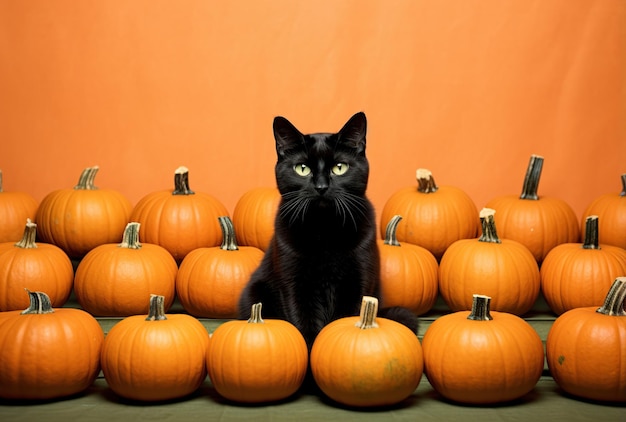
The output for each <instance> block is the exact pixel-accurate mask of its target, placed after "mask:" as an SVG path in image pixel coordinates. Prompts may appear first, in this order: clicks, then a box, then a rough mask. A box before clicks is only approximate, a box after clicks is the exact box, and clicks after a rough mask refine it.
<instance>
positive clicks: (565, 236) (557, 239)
mask: <svg viewBox="0 0 626 422" xmlns="http://www.w3.org/2000/svg"><path fill="white" fill-rule="evenodd" d="M542 168H543V157H541V156H538V155H532V156H531V157H530V163H529V164H528V169H527V171H526V177H525V178H524V186H523V188H522V194H521V195H520V196H515V195H505V196H501V197H497V198H494V199H492V200H490V201H489V202H488V203H487V205H486V207H487V208H493V209H495V210H496V211H497V214H496V217H495V219H496V224H497V226H498V231H499V233H500V236H501V237H502V238H503V239H511V240H515V241H517V242H520V243H521V244H523V245H524V246H526V247H527V248H528V249H530V251H531V252H532V254H533V255H534V257H535V259H536V260H537V262H538V263H541V262H542V261H543V259H544V258H545V257H546V255H547V254H548V252H550V250H551V249H552V248H554V247H555V246H557V245H560V244H561V243H570V242H577V241H578V240H579V236H580V230H579V227H578V217H576V214H575V213H574V210H573V209H572V207H570V206H569V204H567V203H566V202H565V201H563V200H562V199H559V198H553V197H549V196H541V197H540V196H538V195H537V188H538V186H539V179H540V177H541V170H542Z"/></svg>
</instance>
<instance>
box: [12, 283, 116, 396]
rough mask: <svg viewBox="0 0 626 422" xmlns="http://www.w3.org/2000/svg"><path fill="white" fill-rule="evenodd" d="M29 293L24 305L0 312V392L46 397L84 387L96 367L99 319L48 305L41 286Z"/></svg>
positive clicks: (101, 336)
mask: <svg viewBox="0 0 626 422" xmlns="http://www.w3.org/2000/svg"><path fill="white" fill-rule="evenodd" d="M24 295H26V293H24ZM28 296H29V297H30V306H29V307H28V308H27V309H26V310H25V311H9V312H3V313H2V314H1V315H0V397H2V398H4V399H11V400H15V399H23V400H48V399H55V398H59V397H66V396H70V395H73V394H77V393H80V392H82V391H84V390H86V389H87V388H88V387H89V386H91V384H93V382H94V381H95V379H96V377H97V376H98V374H99V373H100V352H101V350H102V343H103V341H104V333H103V332H102V328H100V324H99V323H98V321H96V319H95V318H93V317H92V316H91V315H89V314H88V313H87V312H84V311H82V310H80V309H72V308H54V309H53V308H52V305H51V303H50V299H49V298H48V296H47V295H46V294H45V293H43V292H28Z"/></svg>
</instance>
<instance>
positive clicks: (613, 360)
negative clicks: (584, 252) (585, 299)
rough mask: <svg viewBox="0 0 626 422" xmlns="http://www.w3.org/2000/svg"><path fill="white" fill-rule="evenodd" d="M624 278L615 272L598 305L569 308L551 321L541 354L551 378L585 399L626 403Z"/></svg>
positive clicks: (625, 280) (625, 294) (568, 390)
mask: <svg viewBox="0 0 626 422" xmlns="http://www.w3.org/2000/svg"><path fill="white" fill-rule="evenodd" d="M625 300H626V277H617V278H616V279H615V281H614V282H613V284H612V286H611V287H610V289H609V291H608V293H607V295H606V300H605V302H604V304H603V305H602V306H601V307H600V308H598V307H595V306H591V307H582V308H576V309H571V310H569V311H567V312H565V313H563V314H562V315H560V316H559V317H558V318H557V319H556V321H554V323H553V324H552V327H551V328H550V331H549V332H548V337H547V341H546V358H547V362H548V368H549V369H550V373H551V374H552V376H553V377H554V381H556V383H557V384H558V385H559V386H560V387H561V388H562V389H563V390H564V391H566V392H567V393H569V394H573V395H575V396H578V397H583V398H586V399H591V400H598V401H607V402H622V403H624V402H626V312H624V301H625Z"/></svg>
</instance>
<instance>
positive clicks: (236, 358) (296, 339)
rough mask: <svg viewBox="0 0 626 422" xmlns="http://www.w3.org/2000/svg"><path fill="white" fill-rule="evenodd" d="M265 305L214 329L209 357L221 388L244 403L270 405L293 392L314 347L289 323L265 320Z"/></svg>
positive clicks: (215, 382) (217, 387)
mask: <svg viewBox="0 0 626 422" xmlns="http://www.w3.org/2000/svg"><path fill="white" fill-rule="evenodd" d="M261 309H262V304H261V303H257V304H254V305H253V306H252V309H251V316H250V319H249V320H247V321H236V320H233V321H228V322H225V323H224V324H222V325H220V326H219V327H217V328H216V329H215V331H213V335H212V336H211V344H210V345H209V349H208V352H207V355H206V363H207V369H208V372H209V378H210V379H211V383H212V384H213V386H214V387H215V390H216V391H217V392H218V393H219V394H220V395H221V396H222V397H224V398H226V399H228V400H231V401H234V402H240V403H267V402H274V401H278V400H282V399H286V398H288V397H290V396H291V395H293V394H294V393H295V392H296V391H298V389H299V388H300V386H301V385H302V383H303V381H304V377H305V375H306V371H307V367H308V359H309V358H308V349H307V346H306V343H305V341H304V337H302V334H300V331H298V329H297V328H296V327H295V326H293V325H292V324H290V323H289V322H287V321H284V320H280V319H265V320H264V319H263V318H262V315H261Z"/></svg>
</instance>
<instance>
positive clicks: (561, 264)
mask: <svg viewBox="0 0 626 422" xmlns="http://www.w3.org/2000/svg"><path fill="white" fill-rule="evenodd" d="M602 223H603V224H604V222H602ZM599 227H600V219H599V218H598V216H596V215H592V216H589V217H587V221H586V229H585V239H584V241H583V243H564V244H561V245H558V246H556V247H555V248H554V249H552V250H551V251H550V252H549V253H548V255H547V256H546V259H545V260H544V261H543V264H542V265H541V289H542V291H543V295H544V297H545V299H546V303H547V304H548V306H549V307H550V309H552V311H553V312H554V313H556V314H557V315H560V314H562V313H563V312H565V311H568V310H570V309H574V308H580V307H586V306H600V305H602V303H603V302H604V299H605V297H606V292H607V290H608V289H609V287H611V283H612V282H613V280H615V277H619V276H623V275H626V250H625V249H622V248H620V247H619V246H612V245H601V244H600V243H599V242H598V233H599V230H598V229H599Z"/></svg>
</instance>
